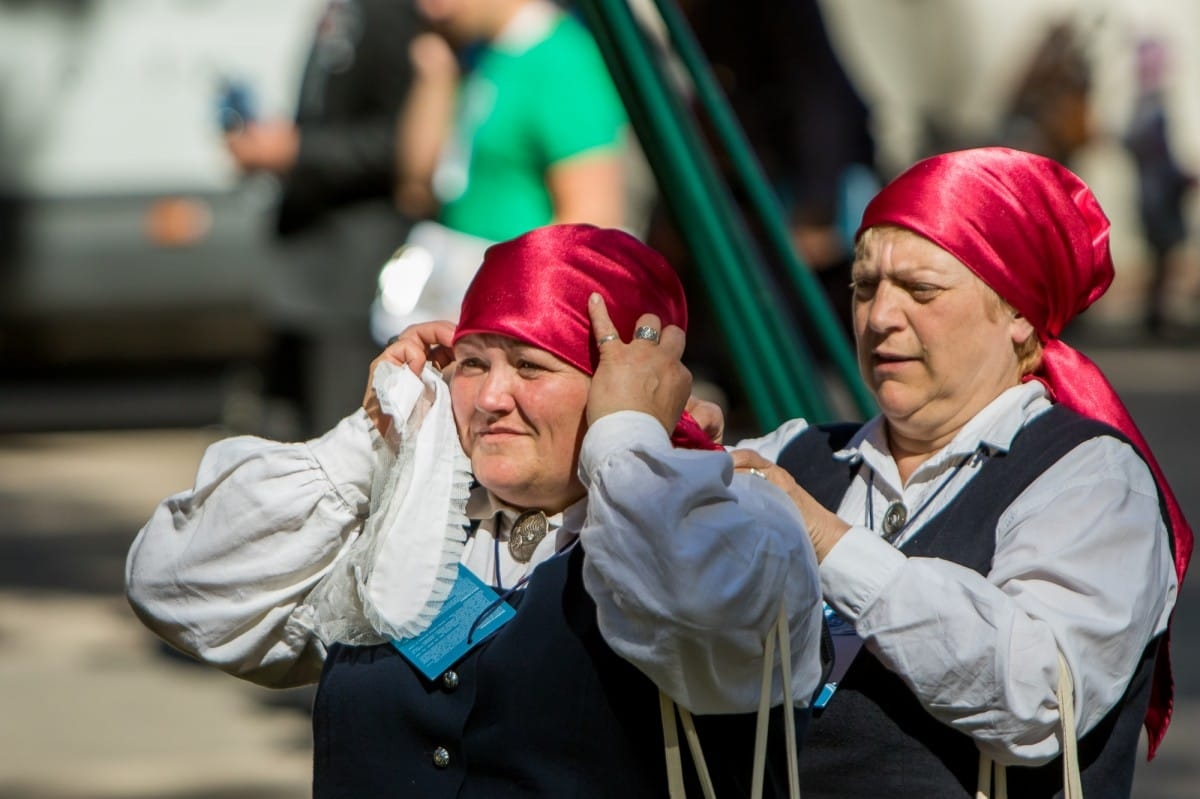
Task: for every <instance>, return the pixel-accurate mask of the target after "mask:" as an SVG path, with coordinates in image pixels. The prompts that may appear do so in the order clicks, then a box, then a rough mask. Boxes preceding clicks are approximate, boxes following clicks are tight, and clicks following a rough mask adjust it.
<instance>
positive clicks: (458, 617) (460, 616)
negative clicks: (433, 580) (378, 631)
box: [392, 563, 517, 680]
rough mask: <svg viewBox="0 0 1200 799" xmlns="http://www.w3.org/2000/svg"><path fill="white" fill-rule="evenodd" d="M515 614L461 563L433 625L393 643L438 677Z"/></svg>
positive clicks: (423, 670) (405, 656)
mask: <svg viewBox="0 0 1200 799" xmlns="http://www.w3.org/2000/svg"><path fill="white" fill-rule="evenodd" d="M515 615H517V611H516V610H514V609H513V607H512V606H511V605H509V604H508V603H507V602H504V601H502V600H501V599H500V597H499V596H498V595H497V594H496V592H495V591H493V590H492V588H491V586H489V585H488V584H487V583H485V582H483V581H482V580H480V579H479V578H478V577H476V576H475V575H474V574H473V573H472V572H471V570H470V569H468V568H467V567H465V566H463V565H462V564H461V563H460V564H459V565H458V579H456V580H455V581H454V587H453V588H451V589H450V595H449V596H448V597H446V601H445V602H443V603H442V609H441V611H440V612H439V613H438V615H437V618H435V619H434V620H433V623H432V624H430V625H429V629H427V630H425V632H423V633H421V634H420V635H418V636H417V637H416V638H408V639H405V640H403V641H395V640H393V641H392V646H394V647H396V650H397V651H398V652H399V653H400V654H401V655H403V656H404V659H405V660H407V661H408V662H409V663H411V664H413V665H414V666H416V667H417V669H419V670H420V672H421V673H422V674H424V675H425V676H426V677H428V678H429V679H431V680H434V679H437V678H438V677H439V676H440V675H441V674H442V672H444V671H445V670H446V669H448V668H450V667H451V666H453V665H454V664H455V663H457V662H458V661H459V660H461V659H462V658H463V656H464V655H466V654H467V653H468V652H470V651H471V650H472V649H474V648H475V647H476V646H478V645H479V644H480V643H481V642H482V641H484V639H486V638H487V637H488V636H489V635H491V634H492V633H493V632H495V631H496V630H498V629H500V628H501V627H503V626H504V625H505V624H506V623H507V622H508V621H509V620H510V619H512V617H513V616H515ZM468 639H469V640H468Z"/></svg>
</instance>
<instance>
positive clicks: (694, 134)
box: [580, 0, 828, 426]
mask: <svg viewBox="0 0 1200 799" xmlns="http://www.w3.org/2000/svg"><path fill="white" fill-rule="evenodd" d="M580 6H581V7H582V8H583V10H584V11H585V13H587V14H589V16H590V22H591V24H592V26H593V28H594V30H595V32H596V34H597V41H598V43H599V44H600V46H601V49H602V51H603V52H604V53H605V58H606V60H608V61H609V64H610V69H611V70H612V71H613V74H614V79H615V80H616V81H617V83H618V88H619V89H620V90H621V92H622V96H623V98H624V99H625V100H626V103H627V105H629V107H630V116H631V119H632V120H633V122H634V125H635V127H639V126H640V128H639V131H638V132H639V136H640V137H641V138H642V139H643V146H644V147H646V149H647V156H648V157H649V158H650V161H651V166H652V168H654V170H655V173H656V174H657V175H658V176H659V179H660V183H662V184H663V189H664V194H665V195H666V196H667V197H668V198H669V202H670V204H671V206H672V209H673V210H674V211H676V213H677V215H678V218H679V219H680V221H681V228H682V230H681V232H682V233H683V234H684V235H685V237H687V238H688V241H689V245H690V248H691V250H692V252H693V254H694V255H695V257H696V259H697V264H698V266H700V267H702V271H703V272H704V277H705V278H706V280H709V281H710V282H711V284H712V293H713V297H714V299H715V300H716V302H715V303H714V304H715V305H716V306H717V311H718V316H719V318H720V320H721V323H722V328H723V329H724V330H725V331H726V332H727V334H730V335H729V338H730V344H731V347H734V348H735V349H736V350H738V351H739V355H738V357H736V358H735V363H736V364H737V367H738V369H739V374H740V375H741V376H742V377H743V384H744V385H745V386H746V388H747V393H748V395H749V396H750V398H751V403H752V406H754V409H755V413H756V417H757V418H758V419H759V421H760V423H761V424H763V425H770V426H773V425H774V424H777V423H778V422H780V421H782V420H783V419H785V418H790V417H791V416H796V415H804V416H807V417H809V418H814V419H820V418H824V417H825V416H827V415H828V409H827V404H826V403H825V401H824V397H823V395H821V394H820V393H819V392H817V391H816V389H819V388H820V386H819V385H816V384H815V383H814V382H813V381H804V380H800V381H797V380H796V379H795V374H796V370H797V369H799V370H800V374H801V375H803V374H804V373H805V370H804V369H803V365H804V363H805V361H806V360H807V357H806V352H805V350H804V349H803V347H802V343H801V341H800V339H799V338H798V337H797V336H796V334H795V331H794V330H793V329H792V328H790V327H788V326H787V325H786V324H783V323H782V319H781V314H780V312H779V308H778V298H777V297H776V295H775V294H774V293H772V292H771V291H769V290H768V289H767V288H766V286H765V283H764V278H763V275H764V272H765V270H764V269H763V267H762V266H761V263H759V262H757V261H756V260H755V258H754V253H752V252H751V251H750V248H749V247H747V246H746V244H745V242H738V241H736V231H737V227H736V225H735V224H734V223H735V222H740V217H739V216H738V215H737V213H736V211H735V209H734V206H733V203H732V199H731V198H730V197H729V195H728V190H727V188H726V187H725V186H724V184H723V183H722V182H721V181H720V179H719V177H717V175H716V169H715V167H714V166H713V164H712V159H711V156H710V154H709V153H708V151H707V150H706V149H705V147H704V145H703V141H702V138H701V137H700V135H699V133H698V131H696V130H695V128H694V123H692V127H691V128H690V129H689V126H688V124H685V120H686V122H688V123H690V122H691V119H690V116H689V115H688V112H687V110H686V108H684V107H683V106H682V103H681V102H680V100H679V98H678V97H677V96H675V95H674V93H673V92H671V91H670V89H669V88H668V82H667V78H666V77H665V73H664V71H663V70H662V69H661V68H660V67H659V66H658V65H657V64H655V63H654V61H653V60H652V59H651V58H650V57H649V55H648V53H647V52H646V51H647V49H648V45H647V42H646V41H645V40H644V38H643V37H642V34H641V31H640V29H639V28H638V26H637V23H636V22H635V21H634V19H633V17H632V15H631V14H630V12H629V10H628V7H627V6H626V5H625V4H624V3H623V2H619V0H607V1H606V0H586V2H581V3H580ZM706 168H707V169H706ZM741 232H742V234H743V236H744V237H745V240H746V241H748V240H749V237H748V235H747V234H745V231H744V229H743V230H742V231H741ZM739 267H740V270H739ZM747 284H748V285H747ZM755 289H757V291H755ZM743 339H744V340H743ZM747 342H748V343H749V346H748V347H746V346H745V345H746V344H747ZM772 351H774V352H775V353H776V354H777V355H778V356H779V357H776V358H764V357H763V353H765V352H772ZM785 365H786V366H787V368H785ZM810 373H811V372H810ZM806 386H807V387H808V389H809V391H808V394H809V398H808V399H809V401H808V407H798V400H799V399H800V398H801V397H802V396H803V395H804V394H805V392H804V391H801V390H799V389H802V388H805V387H806ZM760 392H762V394H761V396H759V393H760Z"/></svg>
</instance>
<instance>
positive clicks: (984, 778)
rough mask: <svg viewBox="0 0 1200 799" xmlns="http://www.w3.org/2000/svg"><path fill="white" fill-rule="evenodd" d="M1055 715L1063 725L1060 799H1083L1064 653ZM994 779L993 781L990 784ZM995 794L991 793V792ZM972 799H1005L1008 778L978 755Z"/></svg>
mask: <svg viewBox="0 0 1200 799" xmlns="http://www.w3.org/2000/svg"><path fill="white" fill-rule="evenodd" d="M1055 696H1056V697H1057V698H1058V716H1059V720H1060V721H1061V722H1062V767H1063V799H1083V782H1082V780H1081V779H1080V776H1079V739H1078V738H1077V737H1076V730H1075V681H1074V680H1073V679H1071V667H1070V666H1068V665H1067V659H1066V658H1065V657H1063V653H1062V652H1061V651H1060V652H1059V653H1058V690H1057V691H1055ZM993 777H994V778H995V780H994V782H993ZM993 791H994V792H993ZM975 799H1008V779H1007V772H1006V770H1005V768H1004V766H1002V765H1000V764H999V763H996V762H995V761H993V760H992V759H991V758H990V757H988V756H987V755H985V754H983V753H982V752H980V753H979V785H978V787H977V788H976V791H975Z"/></svg>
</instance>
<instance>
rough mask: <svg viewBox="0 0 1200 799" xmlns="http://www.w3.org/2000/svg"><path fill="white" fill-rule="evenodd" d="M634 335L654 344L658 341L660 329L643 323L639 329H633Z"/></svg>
mask: <svg viewBox="0 0 1200 799" xmlns="http://www.w3.org/2000/svg"><path fill="white" fill-rule="evenodd" d="M633 337H634V338H640V339H642V340H643V341H649V342H651V343H654V344H657V343H658V331H657V330H655V329H654V328H652V327H650V326H649V325H642V326H641V327H639V328H638V329H637V330H635V331H633Z"/></svg>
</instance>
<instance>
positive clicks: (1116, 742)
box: [735, 148, 1192, 799]
mask: <svg viewBox="0 0 1200 799" xmlns="http://www.w3.org/2000/svg"><path fill="white" fill-rule="evenodd" d="M1108 230H1109V223H1108V220H1107V219H1106V218H1105V216H1104V214H1103V212H1102V211H1101V209H1100V206H1099V204H1098V203H1097V201H1096V198H1095V197H1094V196H1093V195H1092V192H1091V191H1090V190H1089V189H1088V188H1087V186H1086V185H1084V184H1083V182H1082V181H1081V180H1080V179H1079V178H1078V177H1076V176H1075V175H1074V174H1072V173H1071V172H1069V171H1068V170H1067V169H1065V168H1063V167H1062V166H1060V165H1059V164H1057V163H1055V162H1053V161H1050V160H1048V159H1046V158H1042V157H1040V156H1035V155H1030V154H1028V153H1023V152H1018V151H1014V150H1009V149H1003V148H982V149H977V150H967V151H962V152H954V153H947V154H943V155H939V156H935V157H933V158H930V159H928V160H925V161H922V162H920V163H918V164H916V165H915V166H913V167H911V168H910V169H909V170H908V171H906V172H905V173H903V174H902V175H900V176H899V177H897V178H896V179H895V180H894V181H893V182H892V183H891V184H889V185H888V186H886V187H885V188H884V189H883V191H882V192H880V194H879V195H878V196H877V197H876V198H875V199H874V200H873V201H872V203H871V204H870V205H869V206H868V207H867V209H866V211H865V213H864V218H863V222H862V226H861V228H860V230H859V235H858V242H857V253H856V260H855V264H854V272H853V276H854V283H853V287H854V299H853V312H854V327H855V336H856V340H857V347H858V358H859V365H860V369H861V372H862V375H863V378H864V380H865V381H866V382H867V385H868V386H869V387H870V389H871V390H872V392H873V393H874V395H875V397H876V399H877V400H878V403H879V408H880V411H881V414H880V416H878V417H877V418H875V419H873V420H871V421H869V422H867V423H866V424H865V425H862V426H861V428H857V429H845V428H842V429H833V428H826V429H817V428H807V429H805V426H804V425H803V423H793V424H789V425H787V426H785V427H784V428H782V429H781V430H780V431H777V432H776V433H775V434H773V435H772V436H770V437H768V438H767V439H763V440H759V441H754V442H747V444H746V445H745V446H749V447H751V448H752V449H754V450H757V453H755V452H751V451H744V452H740V453H737V454H736V456H735V462H736V463H738V464H739V465H741V466H743V467H754V468H757V469H759V470H761V471H764V472H765V473H766V474H767V476H768V478H769V479H770V480H771V481H772V482H774V483H776V484H778V485H780V486H781V487H783V488H784V489H785V490H787V491H788V492H789V493H790V494H791V495H792V497H793V499H794V500H795V502H796V503H797V505H798V506H799V508H800V509H801V511H802V513H803V515H804V517H805V521H806V523H807V525H808V529H809V533H810V536H811V537H812V540H813V543H814V548H815V549H816V552H817V557H818V559H819V560H820V563H821V565H820V572H821V585H822V589H823V593H824V595H825V600H826V618H827V620H828V621H829V623H830V628H831V631H832V632H833V633H834V640H835V649H836V651H837V655H838V662H837V663H836V664H835V666H834V673H833V677H832V679H831V681H830V684H829V685H827V687H826V689H825V690H824V691H823V694H822V696H821V698H820V699H819V700H818V705H819V706H823V709H821V710H819V711H818V715H817V717H816V718H815V719H814V721H813V724H812V726H811V727H810V734H809V737H808V739H807V740H806V742H805V749H804V753H803V757H802V773H803V775H804V780H803V785H804V789H805V796H806V797H808V798H809V799H812V798H813V797H834V796H839V797H840V796H865V795H875V794H886V795H888V796H897V797H920V799H928V797H951V796H971V795H973V792H974V791H975V788H976V785H977V779H978V777H979V775H978V773H977V769H978V767H979V763H980V757H979V754H980V753H981V754H982V755H984V756H986V757H987V758H991V759H993V760H994V761H995V762H997V763H1000V764H1008V765H1009V766H1015V768H1013V767H1010V768H1008V770H1007V771H1008V784H1009V790H1010V793H1011V794H1012V795H1013V796H1020V797H1042V796H1045V797H1050V796H1055V795H1062V794H1061V793H1059V791H1061V790H1062V785H1063V783H1062V771H1061V768H1060V766H1059V765H1058V764H1056V763H1054V764H1049V765H1043V764H1047V762H1048V761H1050V760H1052V759H1053V758H1055V757H1056V756H1057V755H1058V754H1059V752H1060V737H1059V736H1060V722H1061V719H1060V714H1059V710H1060V706H1059V702H1058V700H1057V699H1056V695H1055V689H1056V686H1057V684H1058V677H1059V665H1058V652H1059V650H1061V652H1062V654H1063V656H1064V657H1065V662H1066V663H1067V664H1068V667H1069V670H1070V673H1071V674H1072V675H1073V678H1074V702H1075V711H1076V713H1075V717H1076V721H1077V725H1078V727H1077V729H1078V734H1079V736H1080V762H1081V765H1082V772H1083V788H1084V792H1085V793H1086V795H1087V796H1089V797H1098V796H1104V797H1109V796H1112V797H1117V796H1128V795H1129V792H1130V786H1131V782H1132V779H1133V768H1134V760H1135V753H1136V749H1137V742H1138V734H1139V732H1138V731H1139V728H1140V726H1141V724H1142V722H1143V720H1144V722H1145V726H1146V729H1147V732H1148V734H1149V741H1150V751H1151V754H1153V751H1154V748H1155V747H1156V746H1157V744H1158V742H1159V741H1160V740H1161V738H1162V735H1163V733H1164V732H1165V730H1166V725H1167V721H1168V718H1169V715H1170V710H1171V679H1170V662H1169V658H1168V652H1167V630H1168V625H1169V620H1170V616H1171V611H1172V609H1173V607H1174V604H1175V597H1176V593H1177V591H1178V587H1179V583H1180V581H1181V580H1182V578H1183V573H1184V569H1185V567H1186V565H1187V563H1188V559H1189V557H1190V555H1191V550H1192V533H1191V530H1190V529H1189V527H1188V525H1187V522H1186V521H1185V520H1184V519H1183V516H1182V514H1181V513H1180V511H1179V505H1178V503H1177V502H1176V501H1175V498H1174V496H1173V495H1172V494H1171V491H1170V488H1169V487H1168V486H1167V483H1166V481H1165V479H1164V478H1163V476H1162V474H1161V472H1160V470H1159V468H1158V466H1157V464H1156V463H1155V461H1154V458H1153V456H1152V455H1151V453H1150V451H1149V448H1148V447H1147V446H1146V443H1145V441H1144V440H1143V438H1142V437H1141V435H1140V434H1139V433H1138V431H1137V428H1136V427H1135V426H1134V424H1133V421H1132V420H1131V419H1130V418H1129V414H1128V413H1127V412H1126V411H1125V409H1124V407H1123V406H1122V404H1121V402H1120V400H1119V399H1118V398H1117V396H1116V394H1115V393H1114V391H1113V389H1112V387H1111V386H1110V385H1109V384H1108V382H1107V381H1106V380H1105V378H1104V376H1103V375H1102V374H1101V373H1100V370H1099V369H1098V368H1097V367H1096V366H1095V364H1093V363H1092V362H1091V361H1089V360H1088V359H1087V358H1085V357H1084V356H1083V355H1081V354H1080V353H1078V352H1076V351H1075V350H1073V349H1071V348H1070V347H1069V346H1067V345H1066V344H1065V343H1064V342H1063V341H1062V340H1061V339H1060V338H1059V335H1060V334H1061V333H1062V331H1063V328H1064V327H1065V326H1066V324H1067V323H1068V322H1069V321H1070V320H1071V319H1072V318H1073V317H1074V316H1075V315H1076V314H1077V313H1079V312H1080V311H1082V310H1083V309H1084V308H1086V307H1087V306H1088V305H1089V304H1090V303H1091V302H1093V301H1094V300H1095V299H1096V298H1097V297H1099V296H1100V295H1101V294H1102V293H1103V292H1104V291H1105V289H1106V288H1107V287H1108V284H1109V283H1110V282H1111V280H1112V276H1113V266H1112V260H1111V257H1110V255H1109V247H1108ZM801 431H803V432H801ZM798 433H799V434H798ZM797 434H798V435H797ZM764 456H765V457H767V458H770V459H771V460H772V461H775V462H777V463H778V464H779V466H780V467H782V468H777V467H773V466H771V465H770V464H769V463H768V462H767V461H766V460H764ZM835 511H836V513H835ZM976 750H978V753H977V752H976Z"/></svg>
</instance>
